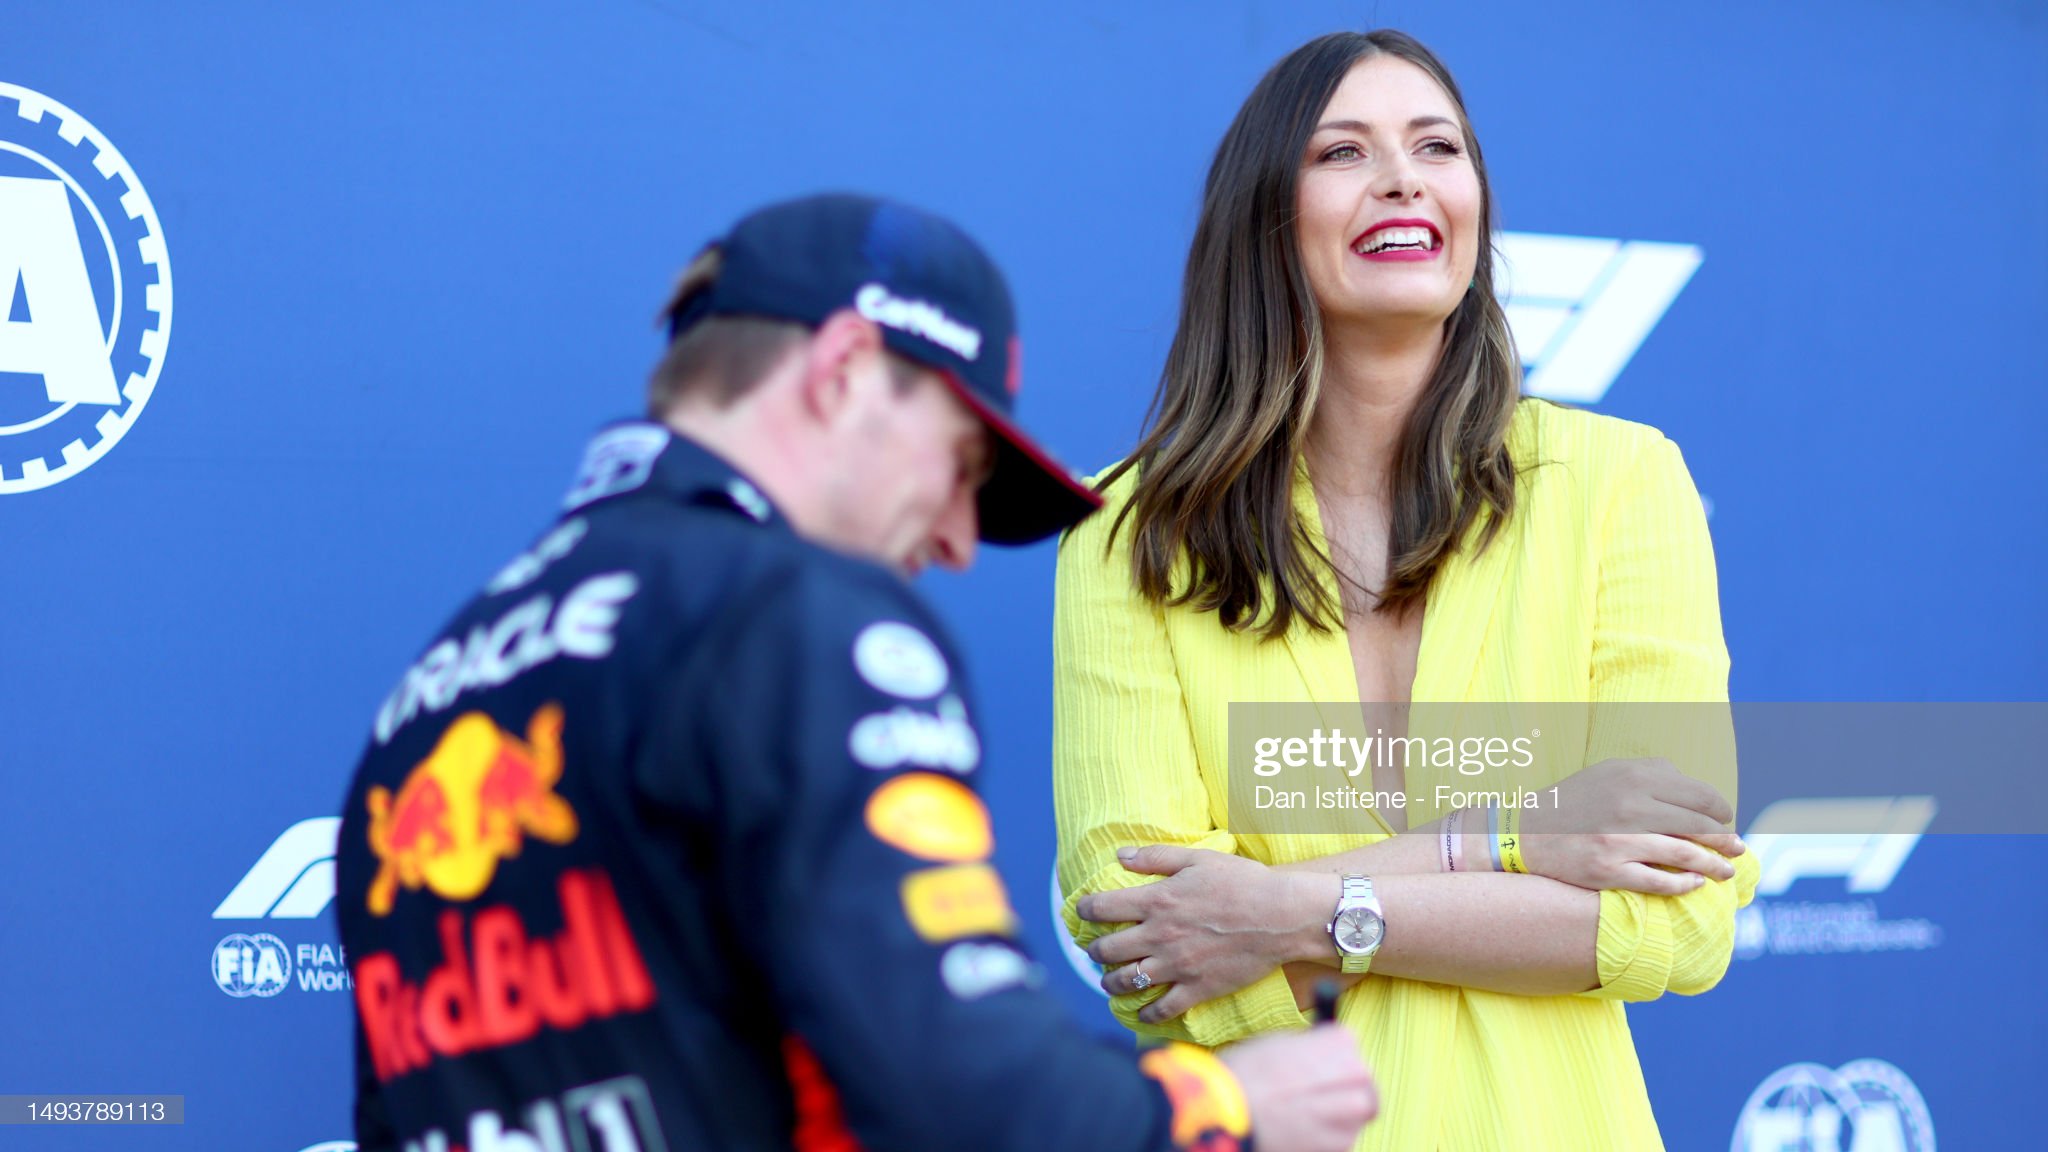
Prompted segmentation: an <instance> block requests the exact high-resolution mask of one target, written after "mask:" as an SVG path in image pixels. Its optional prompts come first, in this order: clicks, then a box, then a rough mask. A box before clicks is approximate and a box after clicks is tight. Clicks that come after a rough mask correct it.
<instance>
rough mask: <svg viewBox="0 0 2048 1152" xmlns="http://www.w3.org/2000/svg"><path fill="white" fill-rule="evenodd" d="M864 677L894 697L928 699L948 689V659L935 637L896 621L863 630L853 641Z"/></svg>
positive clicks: (887, 621)
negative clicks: (936, 642)
mask: <svg viewBox="0 0 2048 1152" xmlns="http://www.w3.org/2000/svg"><path fill="white" fill-rule="evenodd" d="M853 666H854V668H855V669H857V670H858V671H859V672H860V678H861V679H863V680H865V681H867V682H868V683H869V684H872V685H874V686H875V688H876V689H877V690H879V691H882V692H887V693H888V694H889V695H891V696H901V697H903V698H904V699H906V700H928V699H930V698H931V697H933V696H937V695H938V694H939V693H940V692H943V691H944V690H945V688H946V678H947V676H948V669H947V668H946V658H945V657H944V656H942V655H940V654H939V646H938V645H936V644H934V643H932V641H931V637H929V636H926V635H925V634H924V633H922V632H920V631H918V630H917V629H915V628H912V627H911V626H910V625H908V624H899V623H897V622H896V621H894V620H884V621H882V622H881V623H879V624H870V625H868V626H867V627H866V628H863V629H861V633H860V635H859V636H857V637H855V638H854V641H853Z"/></svg>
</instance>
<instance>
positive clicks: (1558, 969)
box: [1054, 31, 1756, 1152]
mask: <svg viewBox="0 0 2048 1152" xmlns="http://www.w3.org/2000/svg"><path fill="white" fill-rule="evenodd" d="M1492 216H1493V205H1492V201H1491V196H1490V193H1489V189H1488V185H1487V180H1486V171H1485V166H1484V163H1483V161H1482V159H1481V156H1480V151H1479V146H1478V141H1477V140H1476V139H1475V138H1474V137H1473V134H1472V130H1471V126H1470V123H1469V121H1468V118H1467V116H1466V114H1465V108H1464V103H1463V98H1462V96H1461V95H1460V94H1459V91H1458V88H1457V86H1456V84H1455V82H1454V81H1453V80H1452V78H1451V76H1450V74H1449V73H1448V72H1447V71H1446V70H1445V69H1444V67H1443V65H1442V64H1441V63H1440V62H1439V61H1438V60H1437V58H1436V57H1435V56H1434V55H1433V54H1431V53H1430V52H1429V50H1428V49H1427V48H1425V47H1423V46H1422V45H1421V44H1419V43H1417V42H1416V41H1414V40H1413V39H1411V38H1409V37H1407V36H1405V35H1402V34H1400V33H1397V32H1388V31H1381V32H1374V33H1366V34H1357V33H1339V34H1334V35H1330V36H1325V37H1322V38H1320V39H1318V40H1315V41H1312V42H1310V43H1309V44H1307V45H1304V46H1303V47H1302V48H1300V49H1298V50H1296V51H1295V52H1294V53H1292V54H1290V55H1289V56H1288V57H1286V58H1285V59H1283V60H1282V61H1280V63H1279V64H1277V65H1275V67H1274V68H1273V70H1272V71H1271V72H1270V73H1268V75H1267V76H1266V77H1265V78H1264V79H1263V80H1262V81H1261V82H1260V83H1259V85H1258V87H1257V88H1256V89H1255V90H1254V91H1253V92H1252V94H1251V96H1250V97H1249V98H1248V99H1247V100H1246V102H1245V104H1244V106H1243V108H1242V109H1241V110H1240V111H1239V113H1238V115H1237V118H1236V120H1235V121H1234V122H1233V124H1232V125H1231V127H1230V129H1229V130H1228V132H1227V133H1226V134H1225V136H1224V138H1223V141H1222V144H1221V145H1220V146H1219V148H1218V151H1217V154H1216V158H1215V162H1214V164H1213V165H1212V167H1211V169H1210V173H1209V178H1208V182H1207V186H1206V190H1205V194H1204V199H1203V206H1202V213H1201V217H1200V221H1199V224H1198V226H1197V229H1196V234H1195V239H1194V244H1193V250H1192V252H1191V253H1190V255H1189V259H1188V264H1187V271H1186V279H1185V283H1184V288H1183V299H1182V306H1181V316H1180V323H1179V327H1178V330H1177V332H1176V334H1175V337H1174V342H1173V345H1172V348H1171V351H1170V352H1169V354H1168V358H1167V364H1166V368H1165V371H1164V374H1163V377H1162V381H1161V384H1160V390H1159V395H1158V399H1157V401H1156V402H1155V407H1154V413H1153V421H1152V425H1151V427H1150V429H1149V430H1148V432H1147V435H1146V436H1145V438H1144V440H1143V442H1142V443H1141V444H1140V445H1139V446H1138V448H1137V449H1136V450H1135V452H1134V453H1133V454H1132V455H1131V457H1130V458H1129V459H1127V460H1126V461H1124V462H1123V463H1122V464H1121V465H1119V466H1117V467H1116V468H1113V469H1111V470H1110V471H1109V472H1108V473H1107V474H1105V476H1104V477H1103V478H1102V481H1101V484H1102V487H1103V489H1104V492H1105V495H1106V497H1107V499H1108V504H1107V506H1106V507H1105V509H1104V510H1103V511H1102V512H1100V513H1098V514H1097V515H1096V516H1095V517H1094V518H1093V519H1091V520H1089V521H1087V522H1085V523H1084V524H1082V525H1081V526H1080V527H1078V528H1076V529H1075V530H1074V531H1073V532H1072V533H1071V534H1070V535H1069V537H1068V539H1067V540H1066V541H1065V542H1064V543H1063V544H1062V546H1061V550H1060V559H1059V580H1058V600H1057V621H1056V626H1055V656H1054V660H1055V691H1054V713H1055V720H1054V723H1055V736H1054V748H1055V752H1054V755H1055V765H1054V789H1055V805H1056V811H1057V817H1058V822H1059V835H1060V849H1059V872H1060V882H1061V885H1062V887H1063V889H1064V891H1065V893H1066V897H1067V921H1068V926H1069V928H1070V929H1071V930H1072V931H1073V932H1074V933H1075V937H1076V939H1077V941H1078V942H1080V943H1081V944H1082V945H1083V946H1084V947H1086V948H1088V950H1089V952H1090V955H1091V956H1093V957H1094V958H1095V959H1096V960H1097V961H1098V962H1100V963H1102V964H1103V965H1105V967H1106V969H1107V971H1106V973H1105V975H1104V977H1103V986H1104V988H1105V989H1106V990H1107V991H1108V992H1110V993H1111V996H1112V1000H1111V1005H1112V1008H1113V1010H1114V1011H1115V1012H1116V1014H1117V1015H1118V1017H1119V1018H1120V1019H1122V1020H1123V1021H1124V1022H1125V1023H1126V1024H1127V1025H1129V1026H1130V1027H1132V1028H1133V1029H1134V1030H1135V1031H1137V1032H1138V1033H1140V1034H1141V1035H1143V1036H1154V1037H1173V1038H1178V1039H1184V1040H1190V1041H1193V1042H1196V1043H1200V1044H1206V1045H1210V1046H1217V1045H1222V1044H1227V1043H1230V1042H1232V1041H1235V1040H1239V1039H1242V1038H1244V1037H1247V1036H1251V1035H1253V1034H1256V1033H1260V1032H1265V1031H1269V1030H1273V1029H1280V1028H1294V1027H1300V1026H1302V1025H1303V1024H1304V1023H1305V1018H1304V1015H1303V1013H1304V1011H1305V1010H1306V1008H1307V1005H1308V1001H1309V998H1310V995H1311V994H1310V991H1309V990H1310V989H1311V988H1312V987H1313V986H1314V985H1316V984H1317V983H1319V982H1321V981H1323V980H1326V979H1333V980H1336V981H1338V982H1339V984H1340V986H1341V987H1342V988H1343V994H1342V996H1341V997H1340V1000H1339V1003H1338V1013H1339V1018H1340V1019H1341V1020H1343V1021H1344V1022H1345V1023H1346V1024H1348V1025H1349V1026H1350V1027H1351V1028H1352V1029H1353V1030H1354V1031H1355V1032H1356V1033H1357V1034H1358V1036H1359V1038H1360V1042H1361V1044H1362V1046H1363V1049H1364V1053H1365V1056H1366V1058H1367V1060H1368V1062H1369V1063H1370V1064H1371V1066H1372V1067H1373V1069H1374V1071H1375V1074H1376V1075H1377V1076H1378V1077H1379V1081H1380V1084H1381V1087H1382V1099H1383V1101H1384V1111H1383V1112H1382V1114H1381V1118H1380V1120H1379V1122H1378V1123H1376V1124H1375V1125H1373V1126H1372V1127H1371V1128H1369V1129H1368V1130H1367V1132H1366V1134H1365V1135H1364V1136H1363V1137H1361V1139H1360V1143H1359V1145H1358V1146H1359V1148H1360V1149H1368V1148H1370V1149H1400V1150H1403V1152H1409V1150H1416V1149H1431V1148H1436V1149H1455V1150H1458V1152H1465V1150H1470V1149H1494V1148H1510V1147H1513V1148H1542V1149H1574V1150H1577V1149H1596V1148H1598V1149H1604V1148H1625V1149H1641V1148H1658V1147H1661V1140H1660V1138H1659V1136H1658V1132H1657V1126H1656V1121H1655V1119H1654V1117H1653V1116H1652V1114H1651V1110H1650V1105H1649V1099H1648V1094H1647V1092H1646V1090H1645V1088H1644V1084H1643V1079H1642V1072H1641V1069H1640V1067H1639V1065H1638V1063H1637V1060H1636V1054H1635V1048H1634V1044H1633V1041H1632V1040H1631V1038H1630V1036H1629V1030H1628V1023H1627V1020H1626V1017H1625V1016H1624V1013H1623V1007H1622V1002H1624V1001H1640V1000H1649V999H1654V998H1656V997H1657V996H1660V995H1662V994H1663V993H1664V992H1666V991H1672V992H1678V993H1681V994H1695V993H1699V992H1703V991H1705V990H1707V989H1708V988H1711V987H1712V986H1713V985H1714V984H1715V983H1716V982H1717V981H1718V980H1719V979H1720V977H1721V974H1722V973H1723V971H1724V970H1725V969H1726V967H1727V964H1728V959H1729V955H1730V949H1731V945H1732V940H1733V932H1734V914H1735V910H1736V909H1737V908H1738V907H1740V906H1741V905H1742V904H1745V903H1747V902H1748V900H1749V898H1750V895H1751V893H1752V892H1753V891H1754V889H1755V885H1756V868H1755V864H1754V862H1753V860H1752V859H1751V858H1750V857H1748V856H1747V855H1745V854H1743V850H1742V845H1741V842H1740V841H1739V840H1737V839H1736V838H1735V836H1734V835H1733V834H1732V833H1731V832H1730V831H1729V830H1728V825H1729V823H1730V822H1731V821H1732V820H1733V817H1734V813H1733V811H1732V809H1731V807H1730V804H1731V803H1732V802H1733V800H1734V795H1733V789H1732V780H1727V779H1724V778H1722V777H1720V776H1718V775H1714V774H1713V772H1712V771H1711V769H1712V767H1713V766H1712V765H1707V764H1703V763H1698V762H1695V761H1697V760H1699V759H1700V758H1701V756H1703V755H1704V754H1699V753H1696V752H1695V751H1693V749H1695V748H1696V747H1697V744H1696V743H1695V744H1687V745H1686V748H1687V749H1688V751H1685V752H1680V751H1679V750H1678V749H1677V747H1676V746H1674V747H1672V748H1661V747H1658V746H1656V745H1657V741H1658V737H1657V731H1656V726H1655V725H1654V724H1647V723H1635V722H1631V721H1628V720H1625V719H1613V720H1611V721H1608V722H1601V721H1594V722H1591V723H1589V724H1586V725H1583V726H1581V728H1580V729H1579V730H1578V732H1577V735H1576V736H1575V737H1573V739H1575V740H1576V743H1575V744H1573V745H1572V746H1571V748H1570V750H1569V754H1568V755H1567V756H1565V757H1564V760H1565V761H1566V763H1567V766H1566V767H1565V768H1562V769H1559V770H1557V771H1553V772H1552V773H1551V774H1550V775H1549V776H1548V777H1547V778H1545V779H1542V780H1539V781H1529V782H1528V783H1530V784H1531V785H1532V786H1536V787H1541V788H1543V789H1545V790H1546V791H1545V797H1546V806H1536V807H1532V808H1529V809H1528V810H1526V811H1514V812H1508V811H1502V810H1495V811H1493V812H1488V811H1485V810H1476V809H1470V808H1468V809H1467V810H1465V811H1464V812H1463V813H1462V814H1461V815H1459V816H1457V817H1456V819H1457V821H1458V823H1457V824H1456V825H1447V820H1448V819H1450V818H1452V813H1451V811H1449V810H1447V809H1439V808H1435V807H1432V805H1431V804H1430V802H1429V795H1428V793H1429V792H1430V790H1429V789H1427V788H1426V787H1425V785H1427V784H1430V783H1437V784H1441V783H1444V782H1445V780H1446V779H1448V780H1451V781H1456V779H1457V776H1456V774H1455V773H1452V774H1451V775H1449V776H1448V777H1444V776H1434V777H1431V776H1428V774H1427V773H1421V774H1404V771H1403V770H1402V768H1401V766H1400V765H1391V766H1390V765H1389V764H1382V763H1375V764H1374V765H1373V773H1372V778H1371V782H1370V789H1371V790H1374V791H1378V792H1380V793H1382V794H1383V795H1393V794H1397V793H1398V794H1401V795H1402V796H1404V797H1413V798H1414V799H1416V800H1417V801H1418V803H1415V804H1411V805H1409V806H1408V807H1407V808H1406V809H1405V810H1396V809H1381V810H1373V811H1368V812H1364V813H1354V814H1352V816H1351V819H1352V822H1351V823H1349V824H1345V825H1343V826H1341V827H1337V826H1331V825H1328V824H1324V825H1318V826H1317V827H1316V830H1315V831H1313V832H1311V833H1306V834H1291V835H1290V834H1278V833H1273V832H1269V831H1265V830H1254V829H1253V828H1251V827H1250V826H1249V825H1248V824H1246V823H1245V822H1244V821H1239V822H1238V825H1237V827H1235V828H1234V827H1233V821H1232V820H1231V808H1232V802H1233V793H1232V791H1231V789H1230V787H1229V783H1228V780H1227V771H1226V769H1227V764H1228V760H1229V755H1228V749H1229V743H1230V741H1229V720H1230V717H1229V711H1230V709H1229V705H1230V704H1231V703H1232V702H1249V701H1314V702H1323V703H1326V704H1334V703H1341V702H1346V701H1367V702H1375V703H1377V704H1380V705H1386V706H1391V708H1392V711H1390V712H1382V713H1378V714H1379V715H1384V716H1391V717H1394V718H1395V719H1394V723H1395V725H1396V732H1397V733H1398V731H1399V723H1400V722H1401V721H1400V717H1401V716H1403V715H1405V712H1404V711H1403V710H1404V709H1406V708H1407V707H1409V706H1410V705H1411V704H1412V705H1413V706H1414V707H1415V708H1417V709H1421V708H1424V707H1427V706H1428V703H1429V702H1461V701H1478V702H1502V701H1505V702H1516V701H1529V702H1557V703H1562V704H1578V705H1587V706H1593V707H1600V706H1615V705H1627V706H1630V707H1634V706H1636V705H1639V704H1649V703H1655V702H1684V703H1690V704H1694V705H1698V706H1704V707H1706V708H1709V709H1711V708H1713V706H1715V705H1717V704H1719V705H1723V706H1725V702H1726V700H1727V676H1728V655H1727V649H1726V647H1725V645H1724V643H1723V639H1722V634H1721V620H1720V608H1719V603H1718V596H1717V592H1716V585H1715V572H1714V559H1713V552H1712V547H1711V544H1710V542H1709V539H1708V535H1707V527H1706V521H1705V516H1704V513H1703V510H1702V508H1701V505H1700V500H1699V495H1698V493H1697V491H1696V490H1695V488H1694V486H1693V483H1692V479H1691V477H1690V475H1689V474H1688V473H1687V471H1686V468H1685V465H1684V462H1683V460H1682V459H1681V458H1680V456H1679V453H1678V450H1677V448H1676V447H1675V446H1674V445H1673V444H1672V443H1671V442H1670V441H1669V440H1667V439H1665V438H1664V437H1663V436H1662V435H1661V434H1659V433H1658V432H1657V431H1656V430H1654V429H1651V428H1647V427H1644V426H1642V425H1638V424H1632V423H1627V422H1624V421H1621V420H1617V419H1613V418H1609V417H1602V416H1596V415H1591V414H1588V413H1584V412H1578V411H1573V410H1569V409H1565V408H1562V407H1559V406H1556V405H1552V404H1548V403H1544V402H1541V401H1536V400H1531V399H1526V398H1523V397H1521V396H1520V372H1519V367H1518V363H1517V360H1516V357H1515V353H1514V350H1513V347H1512V344H1511V341H1510V337H1509V333H1508V328H1507V324H1506V320H1505V317H1504V315H1503V313H1502V310H1501V307H1500V304H1499V302H1498V301H1497V300H1496V298H1495V296H1494V293H1493V252H1492ZM1418 714H1419V713H1418ZM1349 715H1350V716H1352V717H1353V718H1354V719H1356V718H1357V717H1358V715H1359V714H1358V713H1357V712H1355V711H1354V712H1351V713H1349ZM1608 715H1609V716H1610V717H1616V716H1620V715H1621V713H1620V712H1616V711H1610V712H1609V713H1608ZM1629 715H1635V713H1629ZM1725 723H1726V717H1725V707H1724V708H1723V709H1722V710H1721V713H1720V720H1719V724H1720V725H1721V727H1722V729H1723V731H1724V732H1725ZM1708 727H1709V728H1713V727H1714V722H1712V721H1710V722H1709V724H1708ZM1708 743H1709V744H1712V743H1713V741H1711V740H1710V741H1708ZM1728 747H1729V748H1730V749H1732V744H1730V745H1728ZM1674 761H1676V762H1677V763H1674ZM1553 762H1554V761H1553ZM1730 763H1731V765H1732V761H1731V762H1730ZM1701 776H1710V777H1712V778H1713V779H1715V781H1716V782H1717V783H1719V784H1720V785H1721V787H1720V788H1718V789H1716V788H1713V787H1709V786H1707V785H1706V784H1704V783H1702V782H1701V780H1700V779H1697V778H1696V777H1701ZM1354 783H1355V784H1356V785H1357V786H1358V787H1359V788H1361V789H1363V788H1365V787H1366V782H1365V781H1363V780H1358V781H1355V782H1354ZM1553 786H1554V787H1555V789H1556V790H1555V791H1554V792H1552V791H1548V790H1549V789H1551V788H1552V787H1553ZM1241 787H1242V786H1241V785H1240V789H1241ZM1236 795H1237V796H1238V798H1239V799H1240V800H1241V798H1242V795H1243V792H1242V790H1240V792H1239V793H1237V794H1236ZM1240 814H1242V813H1240ZM1517 818H1519V819H1520V822H1521V823H1520V827H1519V828H1518V829H1517V828H1515V827H1514V821H1515V820H1516V819H1517ZM1502 819H1505V820H1506V821H1507V822H1508V824H1509V829H1508V830H1509V831H1518V832H1519V833H1520V834H1522V835H1523V836H1525V837H1527V839H1522V840H1520V841H1519V843H1511V844H1508V854H1507V858H1506V860H1505V862H1504V863H1503V864H1502V865H1495V864H1494V862H1493V860H1494V856H1495V854H1496V853H1497V852H1498V851H1499V850H1500V847H1501V846H1502V844H1503V843H1506V842H1507V841H1508V840H1509V839H1510V838H1509V837H1504V836H1498V835H1496V834H1495V832H1496V829H1495V828H1494V827H1493V825H1494V824H1495V823H1498V822H1499V821H1501V820H1502ZM1447 831H1451V832H1453V833H1454V834H1452V835H1448V836H1446V835H1445V834H1444V833H1445V832H1447ZM1404 832H1405V833H1416V834H1411V835H1401V834H1400V833H1404ZM1566 832H1569V833H1574V834H1572V835H1562V834H1559V833H1566ZM1546 833H1547V834H1546ZM1454 868H1455V871H1454V870H1452V869H1454ZM1347 878H1349V879H1347ZM1360 881H1369V883H1367V884H1364V885H1360V883H1359V882H1360ZM1361 892H1367V893H1369V894H1370V897H1371V898H1370V901H1369V907H1370V908H1371V913H1372V914H1371V916H1370V917H1365V916H1364V914H1363V913H1357V912H1347V917H1348V918H1347V919H1346V920H1343V921H1341V922H1339V921H1337V918H1336V912H1337V909H1338V907H1339V903H1340V901H1343V902H1344V906H1345V908H1346V909H1356V908H1357V907H1359V906H1361V904H1362V903H1368V902H1362V901H1361V900H1360V899H1358V895H1359V893H1361ZM1361 917H1363V918H1361ZM1368 925H1369V926H1370V927H1371V929H1372V931H1371V932H1370V933H1365V932H1364V931H1363V930H1362V929H1363V928H1364V927H1366V926H1368ZM1333 926H1335V927H1340V928H1344V929H1345V930H1346V931H1345V932H1338V933H1333ZM1347 933H1348V937H1347V938H1348V947H1349V949H1350V951H1351V954H1350V955H1349V956H1348V957H1347V955H1346V954H1345V953H1344V952H1341V951H1340V950H1339V948H1338V947H1336V946H1334V944H1333V936H1346V935H1347ZM1368 935H1370V936H1371V937H1372V939H1371V940H1368V939H1367V936H1368ZM1360 951H1363V952H1364V953H1365V954H1364V955H1359V954H1358V953H1359V952H1360ZM1699 1058H1700V1059H1702V1060H1711V1059H1714V1058H1715V1054H1714V1053H1712V1052H1706V1051H1703V1052H1701V1053H1700V1054H1699Z"/></svg>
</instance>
